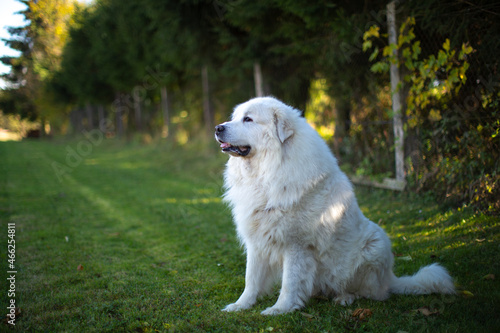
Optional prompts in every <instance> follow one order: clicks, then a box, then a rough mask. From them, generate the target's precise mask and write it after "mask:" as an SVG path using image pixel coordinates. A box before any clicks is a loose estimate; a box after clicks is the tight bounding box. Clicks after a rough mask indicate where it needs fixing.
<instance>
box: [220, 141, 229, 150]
mask: <svg viewBox="0 0 500 333" xmlns="http://www.w3.org/2000/svg"><path fill="white" fill-rule="evenodd" d="M220 147H221V148H223V149H224V148H229V147H231V145H230V144H229V143H226V142H223V143H221V144H220Z"/></svg>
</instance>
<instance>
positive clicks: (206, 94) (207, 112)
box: [201, 65, 214, 134]
mask: <svg viewBox="0 0 500 333" xmlns="http://www.w3.org/2000/svg"><path fill="white" fill-rule="evenodd" d="M201 81H202V88H203V118H204V120H205V129H206V131H207V134H208V133H210V132H211V131H212V129H213V127H214V114H213V111H212V107H211V104H210V85H209V81H208V67H207V65H204V66H203V67H202V69H201Z"/></svg>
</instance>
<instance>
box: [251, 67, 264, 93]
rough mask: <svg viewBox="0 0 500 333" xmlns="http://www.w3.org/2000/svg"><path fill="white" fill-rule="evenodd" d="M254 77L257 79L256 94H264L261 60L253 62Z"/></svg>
mask: <svg viewBox="0 0 500 333" xmlns="http://www.w3.org/2000/svg"><path fill="white" fill-rule="evenodd" d="M253 77H254V81H255V96H257V97H262V96H264V84H263V80H262V70H261V68H260V63H259V62H254V64H253Z"/></svg>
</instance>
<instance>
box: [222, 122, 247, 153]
mask: <svg viewBox="0 0 500 333" xmlns="http://www.w3.org/2000/svg"><path fill="white" fill-rule="evenodd" d="M226 133H227V131H226V126H224V125H222V124H221V125H217V126H215V139H216V140H217V141H219V143H220V147H221V148H222V152H223V153H228V154H230V155H233V156H247V155H248V153H250V149H251V148H250V146H233V145H232V144H230V143H228V142H226V141H225V139H224V137H225V136H226Z"/></svg>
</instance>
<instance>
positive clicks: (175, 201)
mask: <svg viewBox="0 0 500 333" xmlns="http://www.w3.org/2000/svg"><path fill="white" fill-rule="evenodd" d="M165 201H166V202H167V203H170V204H186V205H196V204H209V203H220V202H221V201H222V200H221V198H219V197H215V198H194V199H179V198H167V199H165Z"/></svg>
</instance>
